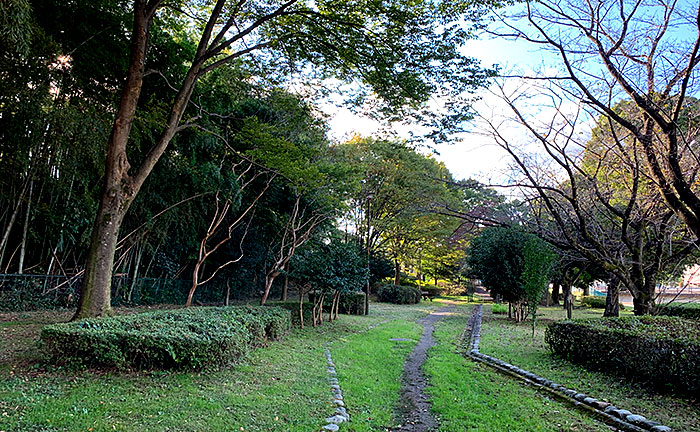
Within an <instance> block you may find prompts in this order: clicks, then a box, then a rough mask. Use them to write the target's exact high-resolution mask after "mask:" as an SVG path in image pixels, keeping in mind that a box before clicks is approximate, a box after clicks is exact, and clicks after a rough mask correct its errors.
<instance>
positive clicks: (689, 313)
mask: <svg viewBox="0 0 700 432" xmlns="http://www.w3.org/2000/svg"><path fill="white" fill-rule="evenodd" d="M657 313H658V314H659V315H667V316H677V317H681V318H686V319H692V320H700V303H683V304H670V305H668V304H666V305H660V306H659V308H658V312H657Z"/></svg>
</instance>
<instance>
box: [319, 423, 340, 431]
mask: <svg viewBox="0 0 700 432" xmlns="http://www.w3.org/2000/svg"><path fill="white" fill-rule="evenodd" d="M338 429H340V427H339V426H338V425H337V424H335V423H331V424H327V425H325V426H324V427H322V428H321V430H324V431H330V432H337V430H338Z"/></svg>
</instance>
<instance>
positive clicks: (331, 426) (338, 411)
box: [321, 319, 393, 432]
mask: <svg viewBox="0 0 700 432" xmlns="http://www.w3.org/2000/svg"><path fill="white" fill-rule="evenodd" d="M390 321H393V319H388V320H384V321H382V322H378V323H376V324H372V325H370V326H368V327H367V329H366V330H364V331H369V330H372V329H373V328H375V327H377V326H380V325H382V324H386V323H388V322H390ZM330 346H331V343H330V342H326V347H325V348H324V352H325V354H326V362H327V363H328V383H329V384H330V386H331V393H332V395H333V399H332V402H331V403H332V404H333V407H334V408H335V412H334V413H333V415H332V416H330V417H326V423H327V424H326V425H325V426H323V427H322V428H321V430H322V431H330V432H335V431H337V430H338V429H340V426H338V425H339V424H341V423H344V422H346V421H350V414H348V411H347V409H346V408H345V401H343V391H342V390H341V388H340V382H339V381H338V375H337V373H336V370H335V363H333V358H332V357H331V350H330Z"/></svg>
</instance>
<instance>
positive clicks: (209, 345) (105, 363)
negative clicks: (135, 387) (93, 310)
mask: <svg viewBox="0 0 700 432" xmlns="http://www.w3.org/2000/svg"><path fill="white" fill-rule="evenodd" d="M290 328H291V314H290V313H289V311H286V310H284V309H281V308H273V307H250V306H234V307H207V308H189V309H177V310H167V311H155V312H147V313H141V314H134V315H123V316H117V317H111V318H101V319H86V320H82V321H76V322H71V323H65V324H54V325H50V326H46V327H44V328H43V329H42V331H41V340H42V343H43V345H44V347H45V349H46V351H47V352H48V353H49V355H50V356H51V358H52V360H53V361H54V362H55V363H61V364H66V363H67V364H79V365H85V366H98V367H118V368H124V367H133V368H139V369H169V368H178V369H200V368H202V367H205V366H221V365H225V364H229V363H232V362H235V361H236V360H238V359H239V358H241V357H242V356H244V355H246V354H247V353H248V352H249V351H250V350H251V348H252V347H254V346H259V345H261V344H263V343H264V342H265V341H266V340H274V339H279V338H280V337H282V336H283V335H284V334H285V333H287V332H288V331H289V329H290Z"/></svg>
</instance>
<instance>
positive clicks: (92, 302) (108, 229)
mask: <svg viewBox="0 0 700 432" xmlns="http://www.w3.org/2000/svg"><path fill="white" fill-rule="evenodd" d="M105 195H107V198H108V199H104V197H103V199H102V201H101V202H100V207H99V209H98V211H97V218H96V219H95V224H94V226H93V229H92V238H91V240H90V251H89V252H88V259H87V263H86V265H85V273H84V274H83V283H82V286H81V289H80V297H79V298H78V310H77V311H76V312H75V315H74V316H73V320H76V319H80V318H87V317H97V316H105V315H109V314H111V312H112V304H111V298H110V295H111V286H112V266H113V264H114V251H115V249H116V246H117V235H118V234H119V227H120V226H121V223H122V219H123V217H124V214H123V211H125V209H123V207H124V206H123V201H122V200H121V199H120V198H121V197H120V194H118V193H117V194H111V193H110V191H107V192H105ZM110 198H111V199H110Z"/></svg>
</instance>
